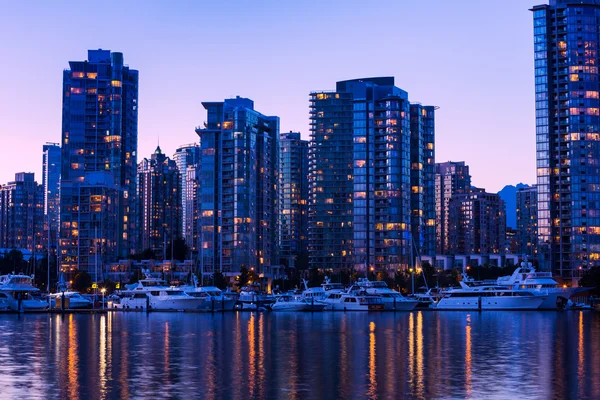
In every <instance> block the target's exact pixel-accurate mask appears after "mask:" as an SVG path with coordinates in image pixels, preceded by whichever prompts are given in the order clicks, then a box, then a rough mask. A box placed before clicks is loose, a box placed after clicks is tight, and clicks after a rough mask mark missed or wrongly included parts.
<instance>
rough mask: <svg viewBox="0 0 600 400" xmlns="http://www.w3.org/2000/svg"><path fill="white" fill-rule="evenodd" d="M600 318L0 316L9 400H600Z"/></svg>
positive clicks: (0, 370)
mask: <svg viewBox="0 0 600 400" xmlns="http://www.w3.org/2000/svg"><path fill="white" fill-rule="evenodd" d="M598 337H600V313H592V312H559V313H554V312H529V313H527V312H525V313H521V312H514V313H513V312H486V313H461V312H417V313H398V314H391V313H384V314H368V313H346V314H343V313H315V314H301V313H289V314H284V313H280V314H267V313H258V314H257V313H231V314H215V315H210V314H206V315H205V314H180V313H165V314H160V313H153V314H149V315H147V314H142V313H124V314H107V315H21V316H18V315H7V314H4V315H0V388H1V389H0V393H1V396H2V398H40V399H41V398H43V399H47V398H60V399H64V398H85V399H96V398H107V399H111V398H123V399H127V398H205V399H221V398H233V399H237V398H239V399H245V398H260V399H263V398H285V399H287V398H289V399H305V398H344V399H354V398H357V399H359V398H369V399H387V398H409V399H454V398H472V399H480V398H486V399H505V398H519V399H562V398H565V399H568V398H577V399H586V398H587V399H598V398H600V380H598V379H594V377H597V376H600V375H599V374H600V356H599V353H598V352H599V351H600V341H599V340H598Z"/></svg>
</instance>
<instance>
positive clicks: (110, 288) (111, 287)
mask: <svg viewBox="0 0 600 400" xmlns="http://www.w3.org/2000/svg"><path fill="white" fill-rule="evenodd" d="M102 287H104V288H106V295H109V294H112V293H113V292H114V291H115V289H116V288H117V284H116V282H113V281H112V280H110V279H105V280H104V283H103V285H102Z"/></svg>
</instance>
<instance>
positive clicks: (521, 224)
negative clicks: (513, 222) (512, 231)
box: [517, 185, 538, 260]
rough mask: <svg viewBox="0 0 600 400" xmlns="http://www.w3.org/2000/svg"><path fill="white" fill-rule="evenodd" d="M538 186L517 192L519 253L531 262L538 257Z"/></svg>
mask: <svg viewBox="0 0 600 400" xmlns="http://www.w3.org/2000/svg"><path fill="white" fill-rule="evenodd" d="M537 201H538V200H537V186H535V185H533V186H530V187H527V188H520V189H519V190H517V243H518V251H519V253H521V254H524V255H527V256H528V257H529V259H530V260H534V259H536V257H537V239H538V231H537Z"/></svg>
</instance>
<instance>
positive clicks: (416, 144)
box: [410, 103, 436, 256]
mask: <svg viewBox="0 0 600 400" xmlns="http://www.w3.org/2000/svg"><path fill="white" fill-rule="evenodd" d="M435 109H436V107H433V106H423V105H421V104H419V103H412V104H411V105H410V217H411V229H412V238H413V240H414V242H415V245H416V246H415V247H416V249H417V250H418V251H419V254H420V255H427V256H434V255H435V250H436V248H435V246H436V225H435V218H436V214H435V165H436V164H435V147H434V145H435Z"/></svg>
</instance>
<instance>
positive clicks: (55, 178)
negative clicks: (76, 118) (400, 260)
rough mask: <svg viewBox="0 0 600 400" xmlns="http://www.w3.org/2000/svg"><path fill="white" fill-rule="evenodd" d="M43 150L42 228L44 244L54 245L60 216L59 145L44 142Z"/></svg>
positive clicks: (56, 240)
mask: <svg viewBox="0 0 600 400" xmlns="http://www.w3.org/2000/svg"><path fill="white" fill-rule="evenodd" d="M43 151H44V154H43V160H42V187H43V191H44V225H45V226H46V229H45V230H44V231H45V232H44V234H45V235H46V244H45V245H46V246H47V245H48V244H49V245H50V246H56V245H57V243H58V221H59V217H60V215H59V212H60V207H59V205H60V193H59V183H60V168H61V164H60V146H59V144H58V143H46V144H45V145H44V146H43ZM48 235H49V236H48Z"/></svg>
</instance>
